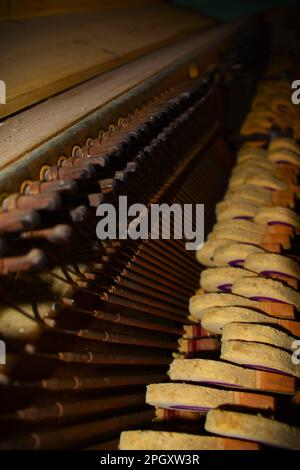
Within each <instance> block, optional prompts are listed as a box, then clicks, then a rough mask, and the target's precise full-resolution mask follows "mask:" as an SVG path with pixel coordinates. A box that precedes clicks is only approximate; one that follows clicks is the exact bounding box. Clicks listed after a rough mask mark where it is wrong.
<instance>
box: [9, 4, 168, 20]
mask: <svg viewBox="0 0 300 470" xmlns="http://www.w3.org/2000/svg"><path fill="white" fill-rule="evenodd" d="M161 1H162V0H109V1H108V0H1V1H0V21H1V20H15V19H19V18H30V17H33V16H47V15H56V14H65V13H73V12H74V13H76V12H83V11H93V10H103V9H107V8H119V7H120V6H124V5H134V6H137V5H141V4H150V3H151V4H154V3H161Z"/></svg>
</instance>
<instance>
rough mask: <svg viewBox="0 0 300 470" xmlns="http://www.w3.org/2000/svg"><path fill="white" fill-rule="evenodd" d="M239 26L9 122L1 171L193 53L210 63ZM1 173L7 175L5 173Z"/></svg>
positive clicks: (152, 57) (157, 55)
mask: <svg viewBox="0 0 300 470" xmlns="http://www.w3.org/2000/svg"><path fill="white" fill-rule="evenodd" d="M235 27H236V25H224V26H222V27H218V28H215V29H212V30H211V31H208V32H207V33H206V34H205V35H204V34H201V33H200V34H196V35H193V37H191V38H189V39H186V40H184V41H182V42H180V43H178V44H174V45H172V46H168V47H165V48H163V49H161V50H160V51H156V52H153V53H151V54H149V55H148V56H145V57H142V58H139V59H137V60H136V61H134V62H132V63H130V64H126V65H123V66H122V67H120V68H119V69H118V70H117V71H116V70H113V71H110V72H107V73H105V74H103V75H102V76H100V77H97V78H94V79H92V80H90V81H88V82H86V83H83V84H81V85H79V86H78V87H76V88H73V89H71V90H68V91H66V92H65V93H63V94H60V95H58V96H56V97H54V98H53V99H52V100H50V101H45V102H43V103H40V104H38V105H36V106H35V107H33V108H30V109H28V110H25V111H23V112H22V113H19V114H18V115H16V116H13V117H11V118H9V119H7V120H6V121H5V122H4V123H3V125H2V126H0V140H1V157H0V168H1V169H4V168H5V167H8V165H10V164H12V163H13V162H16V161H17V160H20V159H21V157H24V158H23V160H24V162H25V161H26V154H27V155H28V154H29V152H30V151H32V150H33V149H34V148H37V147H38V146H40V145H41V144H42V143H44V142H46V141H48V140H49V139H51V137H54V136H56V135H58V134H59V133H60V132H62V131H63V130H64V129H67V128H68V127H70V126H71V125H72V124H75V123H76V122H78V121H80V120H81V119H83V118H84V117H85V116H87V115H89V114H90V113H92V112H93V111H94V110H96V109H99V108H101V107H103V106H104V105H105V104H107V103H108V102H110V101H111V100H112V99H113V98H116V97H117V96H119V95H121V94H123V93H125V92H128V91H129V90H130V89H132V88H133V87H136V86H137V85H138V84H140V83H142V82H144V81H145V80H147V79H149V78H150V77H153V76H154V75H155V74H158V72H160V71H162V70H163V69H166V68H167V67H169V66H170V65H171V64H174V63H177V61H179V60H181V59H182V58H185V57H189V55H190V54H192V55H194V56H196V55H199V57H203V56H206V59H207V60H211V55H212V51H214V53H216V47H217V45H218V44H220V43H222V42H223V41H224V40H225V38H226V37H228V35H229V34H230V33H232V31H233V30H234V28H235ZM206 65H207V64H206ZM99 127H100V122H99ZM99 130H100V128H99ZM75 143H78V142H77V141H76V142H75ZM20 161H21V160H20ZM42 164H43V162H42V161H41V165H42ZM18 173H19V171H18ZM2 175H3V177H4V172H2Z"/></svg>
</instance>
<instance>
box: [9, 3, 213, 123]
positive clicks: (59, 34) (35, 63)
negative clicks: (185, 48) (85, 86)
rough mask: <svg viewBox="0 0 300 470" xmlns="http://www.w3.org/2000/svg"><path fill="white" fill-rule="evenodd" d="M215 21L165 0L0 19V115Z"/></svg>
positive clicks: (11, 111) (18, 108)
mask: <svg viewBox="0 0 300 470" xmlns="http://www.w3.org/2000/svg"><path fill="white" fill-rule="evenodd" d="M209 24H211V22H210V20H206V19H205V18H202V17H201V16H199V15H197V14H195V13H191V12H189V11H185V10H182V9H180V8H176V7H172V6H169V5H164V4H154V5H144V4H143V2H142V3H141V4H140V5H139V6H137V5H136V6H131V7H128V6H127V7H119V8H112V9H110V10H109V9H104V10H103V11H95V12H85V13H81V14H69V15H61V16H45V17H36V18H29V19H22V20H17V21H6V22H1V27H0V44H1V50H0V80H4V81H5V83H6V92H7V95H6V104H4V105H3V104H1V105H0V119H1V118H3V117H5V116H7V115H9V114H11V113H14V112H16V111H18V110H20V109H22V108H24V107H27V106H29V105H32V104H33V103H36V102H38V101H40V100H42V99H45V98H47V97H49V96H51V95H53V94H56V93H58V92H61V91H62V90H64V89H66V88H70V87H71V86H73V85H75V84H78V83H80V82H82V81H84V80H86V79H89V78H91V77H93V76H96V75H97V74H99V73H103V72H104V71H107V70H109V69H111V68H113V67H116V66H118V65H120V64H121V63H124V62H128V61H129V60H132V59H134V58H136V57H138V56H140V55H143V54H145V53H148V52H149V51H151V50H153V49H156V48H158V47H161V46H163V45H165V44H167V43H170V42H172V41H174V39H176V38H178V37H179V36H182V35H184V34H187V33H190V32H191V31H194V30H196V29H199V28H203V27H206V26H208V25H209Z"/></svg>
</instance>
